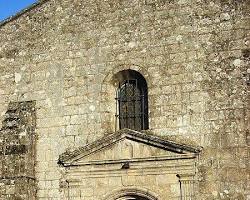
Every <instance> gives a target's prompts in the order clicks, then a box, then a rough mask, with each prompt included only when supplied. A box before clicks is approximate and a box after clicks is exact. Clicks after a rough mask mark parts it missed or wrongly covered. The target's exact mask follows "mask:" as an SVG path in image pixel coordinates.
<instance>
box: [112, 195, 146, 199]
mask: <svg viewBox="0 0 250 200" xmlns="http://www.w3.org/2000/svg"><path fill="white" fill-rule="evenodd" d="M116 200H150V199H148V198H147V197H142V196H138V195H125V196H123V197H119V198H118V199H116Z"/></svg>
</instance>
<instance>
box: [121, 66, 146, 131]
mask: <svg viewBox="0 0 250 200" xmlns="http://www.w3.org/2000/svg"><path fill="white" fill-rule="evenodd" d="M116 78H117V80H118V82H119V84H118V90H117V95H116V102H117V111H116V117H117V121H118V122H119V128H120V129H123V128H129V129H133V130H145V129H148V89H147V83H146V80H145V78H144V77H143V76H142V75H141V74H140V73H139V72H137V71H134V70H124V71H121V72H119V73H117V75H116Z"/></svg>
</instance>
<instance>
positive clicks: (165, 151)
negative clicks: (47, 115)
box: [59, 129, 200, 166]
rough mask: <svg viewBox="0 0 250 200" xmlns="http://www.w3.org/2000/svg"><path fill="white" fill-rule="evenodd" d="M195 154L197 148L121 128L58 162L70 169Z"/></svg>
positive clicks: (62, 157) (197, 150)
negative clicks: (119, 161)
mask: <svg viewBox="0 0 250 200" xmlns="http://www.w3.org/2000/svg"><path fill="white" fill-rule="evenodd" d="M199 151H200V149H199V148H194V147H190V146H187V145H183V144H177V143H174V142H172V141H168V140H164V139H162V138H160V137H157V136H153V135H149V134H146V133H141V132H138V131H133V130H129V129H123V130H121V131H118V132H115V133H113V134H110V135H107V136H104V137H103V138H101V139H99V140H97V141H95V142H93V143H91V144H89V145H86V146H84V147H82V148H79V149H77V150H75V151H73V152H65V153H64V154H62V155H61V156H60V158H59V163H61V164H62V165H64V166H70V165H78V164H79V163H85V164H87V163H93V162H98V161H117V160H129V159H144V158H147V159H150V158H156V157H163V156H170V157H175V156H180V155H186V154H196V153H198V152H199Z"/></svg>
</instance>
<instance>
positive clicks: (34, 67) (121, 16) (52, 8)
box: [0, 0, 250, 200]
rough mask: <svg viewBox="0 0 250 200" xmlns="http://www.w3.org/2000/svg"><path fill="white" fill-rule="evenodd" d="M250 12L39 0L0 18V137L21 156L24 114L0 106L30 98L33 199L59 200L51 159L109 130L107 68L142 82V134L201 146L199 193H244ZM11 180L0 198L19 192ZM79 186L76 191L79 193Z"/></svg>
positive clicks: (191, 3)
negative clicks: (145, 105)
mask: <svg viewBox="0 0 250 200" xmlns="http://www.w3.org/2000/svg"><path fill="white" fill-rule="evenodd" d="M249 12H250V4H249V1H248V0H238V1H235V0H227V1H225V0H211V1H206V0H188V1H187V0H176V1H172V0H166V1H164V0H134V1H131V0H121V1H115V0H107V1H102V0H85V1H81V0H75V1H67V0H64V1H59V0H44V1H40V2H39V3H38V4H37V5H35V6H34V7H33V8H31V9H28V10H27V11H26V12H24V13H22V14H21V15H19V16H17V17H14V18H13V19H10V20H7V21H6V22H3V23H2V24H1V25H0V35H1V37H0V123H1V124H2V130H1V137H3V134H2V133H4V135H8V137H5V138H6V139H5V140H2V139H1V140H0V145H1V147H2V146H6V147H7V146H8V150H7V152H9V155H11V156H13V157H15V156H17V157H19V156H24V157H25V156H26V155H27V153H28V152H29V148H30V145H31V143H30V140H29V139H27V137H26V134H27V133H26V132H25V131H24V130H25V128H21V129H20V131H19V130H17V129H18V127H19V126H20V124H23V125H25V126H24V127H26V126H28V125H27V124H26V123H28V124H29V120H27V121H22V120H23V117H20V120H19V119H17V118H16V117H19V116H15V115H13V116H12V112H10V115H11V116H10V117H5V113H6V112H7V113H6V115H7V114H8V113H9V111H7V110H9V108H8V105H9V103H10V102H24V101H36V114H37V120H36V124H37V129H36V133H37V142H36V156H35V159H36V170H35V177H36V179H37V199H53V200H55V199H60V198H61V197H62V196H63V194H62V193H63V192H62V191H61V187H60V184H62V185H65V187H68V186H67V183H60V180H62V179H63V177H62V176H63V174H64V172H62V171H63V169H62V168H60V166H59V165H58V164H57V161H58V158H59V155H61V154H62V153H64V152H65V151H67V150H68V151H71V150H75V149H77V148H79V147H82V146H85V145H86V144H88V143H91V142H94V141H96V140H98V139H99V138H102V137H103V136H104V135H106V133H108V132H114V131H115V128H116V123H115V112H116V106H115V100H114V98H115V95H116V86H115V81H114V76H115V74H117V73H118V72H119V71H121V70H125V69H132V70H136V71H138V72H140V73H141V74H142V75H143V76H144V77H145V79H146V81H147V84H148V97H149V128H150V129H149V130H148V133H150V134H153V135H157V136H160V137H163V138H168V139H172V140H175V141H176V142H178V143H185V144H195V145H197V146H203V147H204V148H203V151H202V153H201V155H200V160H199V164H198V165H197V171H198V174H199V176H200V177H199V179H198V186H197V188H196V189H197V191H198V192H197V195H198V196H197V197H196V198H197V199H201V200H203V199H208V200H211V199H249V198H250V193H249V186H248V185H249V172H248V171H249V161H248V160H249V124H250V123H249V107H250V103H249V102H250V100H249V73H250V71H249V64H250V63H249V62H250V60H249V49H250V41H249V40H250V30H249V29H250V23H249ZM14 107H15V106H14ZM13 109H14V108H13ZM21 113H22V112H21ZM7 118H8V120H6V119H7ZM12 127H13V128H12ZM16 135H23V136H22V137H21V138H22V139H20V141H19V139H18V141H19V142H18V143H17V144H16V143H15V142H14V141H16V140H17V138H16ZM9 146H11V147H9ZM24 146H25V148H24ZM7 154H8V153H7ZM3 155H4V154H3V151H2V150H0V159H3ZM9 155H6V156H9ZM4 159H5V158H4ZM12 160H13V159H12ZM14 160H15V159H14ZM16 160H18V159H16ZM22 160H25V162H24V163H22V162H21V161H22ZM7 161H8V159H7V160H6V163H5V162H2V166H5V167H3V170H2V171H1V173H7V172H6V171H8V170H9V173H11V174H18V173H19V172H15V171H13V170H12V169H14V168H13V167H14V166H15V165H16V166H19V164H15V163H9V162H7ZM18 161H19V160H18ZM29 162H32V163H33V160H32V159H31V160H26V159H21V160H20V165H21V166H27V163H29ZM8 166H11V167H8ZM32 166H33V165H32ZM20 169H23V168H20ZM24 169H25V167H24ZM24 171H25V170H24ZM159 171H161V170H159ZM30 173H31V172H30ZM32 173H33V171H32ZM32 173H31V174H32ZM32 175H33V174H32ZM160 175H161V174H160V173H159V174H157V176H151V175H147V177H146V179H145V177H143V176H140V177H137V179H136V178H135V177H134V176H133V175H131V176H130V178H128V176H123V175H122V176H116V177H113V176H110V177H113V178H107V177H108V175H107V176H106V178H104V179H101V180H99V182H94V179H93V180H88V181H89V182H87V183H85V182H84V181H82V182H81V184H86V187H85V190H84V191H85V192H84V194H85V195H86V197H85V198H87V199H88V200H89V199H91V198H92V199H93V193H94V192H96V191H99V190H100V194H102V193H104V192H105V191H104V190H102V188H103V187H102V186H103V185H104V184H106V183H107V182H108V184H109V185H110V186H115V184H116V181H117V185H122V184H126V185H133V184H136V183H137V182H138V183H142V182H150V183H152V184H154V185H156V186H157V183H158V182H162V178H159V177H158V176H160ZM165 178H166V177H165ZM168 179H169V180H172V179H171V177H170V178H166V180H168ZM174 180H175V181H177V183H178V179H176V177H175V179H174ZM5 181H7V180H5ZM91 181H92V182H91ZM7 182H8V181H7ZM91 184H94V186H93V187H92V185H91ZM95 184H96V185H95ZM166 184H168V183H166ZM3 185H6V183H4V184H3ZM13 185H15V184H14V183H8V184H7V186H8V187H7V186H6V187H7V188H5V187H4V188H3V189H2V187H1V186H0V188H1V194H7V193H8V194H15V192H14V189H13V188H14V186H13ZM31 185H33V183H32V184H31ZM169 186H170V185H169ZM32 187H33V186H31V188H32ZM74 187H75V189H74ZM77 187H78V183H77V182H76V183H75V184H74V185H73V186H72V195H73V196H74V199H80V198H81V197H82V196H83V194H82V193H81V190H79V189H78V188H77ZM166 188H168V189H166V190H167V191H166V193H167V192H168V191H171V192H172V193H174V191H176V192H178V191H179V190H178V185H177V186H176V185H172V186H170V187H166ZM156 189H157V188H156ZM6 191H7V193H6ZM23 191H25V190H23ZM31 191H33V189H31ZM138 192H139V191H138ZM17 193H18V192H17ZM159 193H161V191H159ZM32 194H33V193H32ZM142 195H143V194H142ZM153 196H154V195H153ZM4 198H5V197H4ZM20 198H21V197H20ZM22 198H23V199H25V198H26V197H24V196H22ZM169 198H170V199H171V198H172V199H176V197H169ZM26 199H27V198H26Z"/></svg>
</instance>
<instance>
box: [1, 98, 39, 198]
mask: <svg viewBox="0 0 250 200" xmlns="http://www.w3.org/2000/svg"><path fill="white" fill-rule="evenodd" d="M35 126H36V115H35V103H34V102H21V103H10V104H9V106H8V110H7V112H6V114H5V119H4V121H3V127H2V129H1V130H0V163H1V165H0V199H1V200H6V199H16V200H18V199H30V200H32V199H35V196H36V179H35V143H36V135H35Z"/></svg>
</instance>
